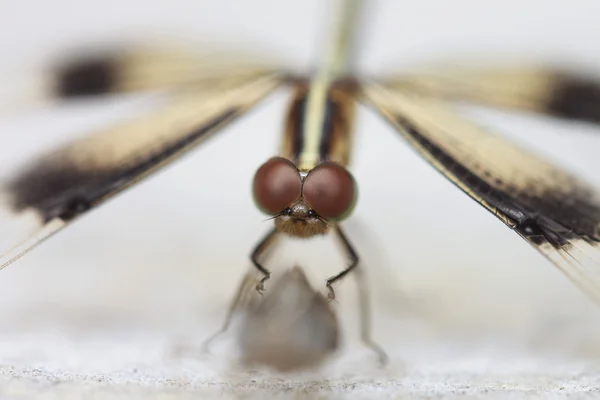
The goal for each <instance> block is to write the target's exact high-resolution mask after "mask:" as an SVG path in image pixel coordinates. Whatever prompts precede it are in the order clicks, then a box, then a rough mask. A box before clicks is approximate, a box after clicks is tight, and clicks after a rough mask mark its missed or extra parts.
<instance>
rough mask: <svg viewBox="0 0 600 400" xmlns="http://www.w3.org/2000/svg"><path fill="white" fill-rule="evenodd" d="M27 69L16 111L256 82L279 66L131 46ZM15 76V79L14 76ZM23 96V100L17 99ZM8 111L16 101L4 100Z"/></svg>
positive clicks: (250, 58)
mask: <svg viewBox="0 0 600 400" xmlns="http://www.w3.org/2000/svg"><path fill="white" fill-rule="evenodd" d="M47 63H48V65H44V66H42V67H40V68H38V70H35V71H29V72H28V74H27V76H26V77H24V79H25V80H26V82H27V83H24V84H23V85H24V86H25V87H24V88H23V89H22V90H20V91H19V93H16V94H15V97H17V103H23V105H20V104H19V107H18V108H17V109H19V108H25V109H27V108H28V107H31V106H32V105H34V106H36V105H38V104H44V103H48V102H53V101H65V100H80V99H82V98H93V97H99V96H105V95H112V94H120V93H135V92H145V91H156V90H174V89H181V88H184V89H185V88H186V87H187V86H188V85H198V84H202V85H204V86H205V87H206V86H215V89H217V88H218V87H219V86H221V87H222V86H228V85H232V84H235V83H243V82H245V81H247V80H249V79H253V78H258V77H260V76H263V75H264V74H265V73H269V72H270V71H273V70H274V69H281V68H282V67H284V65H283V63H281V62H279V61H278V60H275V59H273V58H271V57H263V56H260V55H258V54H254V55H250V54H244V53H243V52H240V53H234V52H228V53H224V52H217V51H203V52H198V51H195V50H194V49H193V48H192V47H191V46H184V45H183V44H169V45H167V44H164V45H159V44H130V45H125V44H123V45H119V46H112V47H107V48H95V49H91V50H85V51H83V50H82V51H77V52H70V53H67V54H64V55H63V56H62V57H56V59H55V60H50V61H48V62H47ZM15 78H19V77H15ZM21 97H23V98H22V99H21ZM5 102H7V103H8V104H2V108H3V109H5V108H7V109H8V110H12V109H13V108H14V102H15V99H10V100H4V101H3V102H2V103H5Z"/></svg>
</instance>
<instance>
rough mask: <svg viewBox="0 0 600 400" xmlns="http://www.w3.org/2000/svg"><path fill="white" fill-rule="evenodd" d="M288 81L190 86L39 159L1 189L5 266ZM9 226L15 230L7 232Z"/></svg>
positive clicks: (274, 78) (270, 78)
mask: <svg viewBox="0 0 600 400" xmlns="http://www.w3.org/2000/svg"><path fill="white" fill-rule="evenodd" d="M284 82H285V79H284V77H283V75H281V74H279V73H278V72H271V73H265V74H264V75H263V76H261V77H256V78H253V79H248V80H246V81H245V82H237V81H236V83H235V84H225V83H224V82H221V83H222V84H221V85H218V86H219V89H218V90H215V89H207V87H206V86H205V85H199V86H198V87H197V88H194V87H193V86H190V87H189V88H188V90H186V91H183V92H180V93H177V94H173V95H171V96H170V97H169V99H168V101H166V102H165V104H164V105H163V106H161V108H160V109H158V110H155V112H153V113H151V114H149V115H146V116H143V117H141V118H138V119H135V120H132V121H128V122H124V123H121V124H118V125H116V126H113V127H112V128H108V129H105V130H101V131H99V132H97V133H95V134H92V135H89V136H86V137H84V138H81V139H79V140H76V141H73V142H71V143H69V144H67V145H65V146H63V147H62V148H59V149H56V150H54V151H52V152H50V153H49V154H47V155H44V156H42V157H38V158H37V159H36V160H34V161H32V162H31V163H29V165H28V166H27V167H26V168H24V169H23V170H21V171H19V172H18V173H17V174H15V175H14V176H12V177H11V179H10V180H9V181H8V182H6V183H5V184H4V185H3V187H2V200H4V205H3V206H4V207H5V208H4V209H2V210H0V213H1V215H3V218H2V221H3V228H4V229H2V240H3V242H2V246H3V247H2V248H0V268H1V267H4V266H6V265H7V264H8V263H10V262H12V261H14V260H15V259H16V258H18V257H19V256H20V255H22V254H23V253H24V252H26V251H27V250H29V249H30V248H32V247H33V246H35V245H36V244H37V243H39V242H40V241H41V240H43V239H45V238H46V237H48V236H50V235H51V234H53V233H55V232H57V231H58V230H60V229H61V228H63V227H64V226H66V225H67V224H68V223H69V222H71V221H72V220H74V219H75V218H77V217H79V216H81V215H82V214H85V213H86V212H87V211H89V210H90V209H92V208H94V207H96V206H98V205H100V204H102V203H103V202H104V201H106V200H107V199H109V198H111V197H112V196H114V195H116V194H118V193H120V192H122V191H123V190H124V189H126V188H128V187H129V186H131V185H133V184H135V183H136V182H138V181H139V180H140V179H143V178H144V177H146V176H148V175H150V174H152V173H153V172H156V171H158V170H160V169H161V168H162V167H164V166H166V165H167V164H169V163H171V162H172V161H175V160H177V159H178V158H179V157H181V156H182V155H184V154H185V153H186V152H188V151H190V150H192V149H194V148H195V147H196V146H198V145H199V144H200V143H202V142H203V141H204V140H205V139H207V138H209V137H210V136H212V135H213V134H214V133H216V132H218V131H219V130H220V129H222V128H224V127H225V126H226V125H227V124H228V123H230V122H232V121H234V120H236V119H237V118H239V117H240V116H241V115H243V114H244V113H246V112H247V111H248V110H249V109H250V108H252V106H254V105H255V104H256V103H257V102H258V101H260V100H262V99H264V98H265V97H266V96H267V95H269V94H270V93H272V92H273V90H275V89H276V88H277V87H279V86H280V85H281V84H282V83H284ZM9 216H13V217H15V218H13V219H10V218H8V217H9ZM13 220H14V221H18V222H16V223H14V224H12V221H13ZM13 225H14V226H13ZM9 226H11V227H13V228H14V229H12V228H11V229H10V232H7V231H6V230H7V229H8V227H9ZM24 226H27V229H26V230H25V231H23V230H22V229H21V228H22V227H24ZM11 232H19V233H18V234H12V233H11ZM15 246H16V247H15Z"/></svg>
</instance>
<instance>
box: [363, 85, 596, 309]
mask: <svg viewBox="0 0 600 400" xmlns="http://www.w3.org/2000/svg"><path fill="white" fill-rule="evenodd" d="M363 100H364V101H365V102H366V103H367V104H369V105H370V106H372V107H374V109H375V110H376V111H378V112H379V113H380V114H381V115H382V116H383V117H385V118H386V119H387V120H388V121H389V122H390V123H391V125H392V126H393V127H394V128H395V129H396V130H397V131H398V133H400V134H401V136H402V137H403V138H404V139H405V140H406V141H407V143H409V144H410V145H411V146H412V147H413V148H414V149H415V150H416V151H417V152H418V153H419V154H420V155H422V156H423V157H424V158H425V159H426V160H427V161H428V162H429V163H430V164H431V165H432V166H433V167H435V168H436V169H437V170H438V171H439V172H441V173H442V174H443V175H444V176H445V177H446V178H448V179H449V180H450V181H452V182H453V183H454V184H455V185H456V186H458V187H459V188H460V189H461V190H463V191H464V192H465V193H467V194H468V195H469V196H470V197H472V198H473V199H474V200H475V201H477V202H478V203H479V204H481V205H482V206H484V207H485V208H486V209H488V210H489V211H490V212H492V213H493V214H494V215H496V216H497V217H498V218H499V219H500V220H501V221H503V222H504V223H505V224H506V225H508V226H509V227H510V228H511V229H513V230H515V231H516V232H517V233H518V234H519V235H520V236H521V237H523V238H524V239H525V240H527V241H528V242H529V243H530V244H531V245H533V246H534V247H536V248H537V249H538V250H539V251H540V252H541V253H542V254H544V255H545V256H546V257H547V258H549V259H550V260H551V261H552V262H553V263H554V264H555V265H557V266H558V267H559V268H560V269H561V270H562V271H564V272H565V273H566V274H567V275H568V276H569V277H570V278H571V279H572V280H573V281H575V282H576V283H577V284H578V285H579V286H580V287H581V288H582V289H584V290H585V291H586V292H587V293H588V294H589V295H590V296H592V297H593V298H594V299H595V300H597V301H600V195H599V193H598V191H596V190H595V189H594V188H593V187H591V186H590V185H588V184H587V183H586V182H584V181H582V180H581V179H579V178H577V177H576V176H573V175H572V174H570V173H569V172H567V171H565V170H563V169H561V168H559V167H557V166H555V165H553V164H552V163H550V162H549V161H547V160H545V159H543V158H542V157H540V156H539V155H536V154H534V153H532V152H531V151H527V150H525V149H523V148H520V147H519V146H517V145H516V144H513V143H511V142H509V141H507V140H506V139H504V138H502V137H500V136H496V135H494V134H491V133H488V132H485V131H484V130H482V129H481V128H479V127H478V126H476V125H475V124H473V123H471V122H469V121H467V120H466V119H464V118H462V117H460V116H459V115H458V114H457V113H455V112H453V111H452V109H451V108H450V105H448V104H445V103H442V102H439V101H437V100H435V99H431V98H428V97H426V96H422V95H420V94H415V93H411V92H408V91H406V92H402V91H399V90H396V89H393V88H390V87H384V86H382V85H378V84H370V85H367V86H365V87H364V88H363Z"/></svg>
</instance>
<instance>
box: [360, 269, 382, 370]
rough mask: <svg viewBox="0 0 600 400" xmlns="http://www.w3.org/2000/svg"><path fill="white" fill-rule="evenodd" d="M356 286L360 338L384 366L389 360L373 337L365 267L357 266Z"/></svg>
mask: <svg viewBox="0 0 600 400" xmlns="http://www.w3.org/2000/svg"><path fill="white" fill-rule="evenodd" d="M354 277H355V279H356V287H357V291H358V306H359V308H360V339H361V340H362V342H363V343H364V344H365V346H367V347H368V348H370V349H371V350H372V351H373V352H374V353H375V354H376V355H377V361H378V362H379V365H381V366H383V365H385V364H387V362H388V355H387V354H386V352H385V351H384V350H383V349H382V348H381V347H380V346H379V345H378V344H377V343H375V341H374V340H373V339H372V338H371V321H372V317H371V301H370V300H371V299H370V293H369V285H368V282H367V280H366V279H365V276H364V271H363V268H357V269H356V270H355V271H354Z"/></svg>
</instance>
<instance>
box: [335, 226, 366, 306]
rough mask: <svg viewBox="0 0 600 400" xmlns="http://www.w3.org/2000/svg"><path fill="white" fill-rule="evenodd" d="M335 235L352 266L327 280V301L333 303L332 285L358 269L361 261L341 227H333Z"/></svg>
mask: <svg viewBox="0 0 600 400" xmlns="http://www.w3.org/2000/svg"><path fill="white" fill-rule="evenodd" d="M333 233H334V234H335V236H336V237H337V238H338V239H339V241H340V243H341V245H342V248H343V251H344V252H345V253H346V255H347V256H348V258H349V259H350V265H348V267H346V269H344V270H343V271H342V272H340V273H339V274H337V275H335V276H332V277H331V278H329V279H327V289H328V290H329V294H328V295H327V300H329V301H332V300H334V299H335V291H334V290H333V286H332V285H333V284H334V283H335V282H337V281H339V280H340V279H342V278H343V277H344V276H346V275H347V274H348V273H349V272H351V271H352V270H353V269H354V268H356V267H357V266H358V261H359V260H358V254H356V251H355V250H354V247H352V244H351V243H350V241H349V240H348V238H347V237H346V235H345V234H344V232H343V231H342V228H340V226H339V225H335V226H334V227H333Z"/></svg>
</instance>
